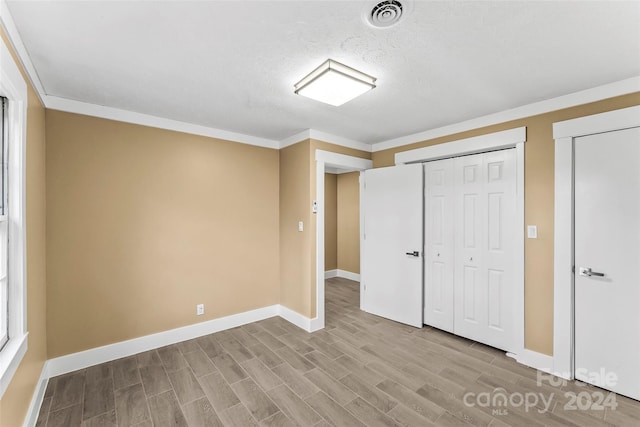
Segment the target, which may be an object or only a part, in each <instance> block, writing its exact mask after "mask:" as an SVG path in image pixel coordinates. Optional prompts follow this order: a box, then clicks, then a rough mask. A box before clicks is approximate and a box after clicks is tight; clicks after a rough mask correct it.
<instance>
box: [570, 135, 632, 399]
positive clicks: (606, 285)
mask: <svg viewBox="0 0 640 427" xmlns="http://www.w3.org/2000/svg"><path fill="white" fill-rule="evenodd" d="M574 153H575V157H574V162H575V163H574V164H575V170H574V174H575V175H574V179H575V219H574V221H575V222H574V224H575V231H574V233H575V249H574V250H575V290H574V295H575V341H574V342H575V377H576V378H577V379H579V380H582V381H585V382H588V383H591V384H595V385H598V386H600V387H603V388H606V389H609V390H612V391H615V392H616V393H620V394H623V395H626V396H629V397H632V398H634V399H640V309H639V308H640V279H639V275H638V268H639V267H638V266H640V128H632V129H625V130H619V131H614V132H606V133H601V134H597V135H590V136H584V137H580V138H576V139H575V140H574Z"/></svg>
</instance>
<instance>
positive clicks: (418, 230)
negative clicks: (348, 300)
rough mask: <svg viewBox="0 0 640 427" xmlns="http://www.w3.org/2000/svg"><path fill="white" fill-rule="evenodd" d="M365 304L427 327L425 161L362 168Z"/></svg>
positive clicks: (372, 310) (375, 311)
mask: <svg viewBox="0 0 640 427" xmlns="http://www.w3.org/2000/svg"><path fill="white" fill-rule="evenodd" d="M363 177H364V184H363V194H362V207H363V212H364V215H363V216H364V219H363V221H364V224H363V239H364V240H363V242H362V253H361V257H362V272H361V281H362V288H363V292H364V296H363V298H362V304H363V306H362V309H363V310H364V311H367V312H369V313H372V314H375V315H378V316H382V317H385V318H387V319H391V320H395V321H397V322H401V323H406V324H407V325H411V326H415V327H418V328H420V327H422V315H423V310H422V301H423V298H422V292H423V289H422V286H423V285H422V225H423V214H422V210H423V171H422V165H421V164H414V165H403V166H394V167H388V168H379V169H370V170H366V171H364V173H363Z"/></svg>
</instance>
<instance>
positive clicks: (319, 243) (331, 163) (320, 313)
mask: <svg viewBox="0 0 640 427" xmlns="http://www.w3.org/2000/svg"><path fill="white" fill-rule="evenodd" d="M315 160H316V161H315V163H316V200H315V202H316V206H317V210H318V211H317V212H316V213H315V215H316V317H314V318H313V319H311V324H310V330H309V332H313V331H317V330H320V329H322V328H324V281H325V277H324V174H325V170H326V169H327V168H333V169H338V170H341V171H345V172H346V171H350V172H356V171H363V170H365V169H371V168H372V167H373V162H372V161H371V160H369V159H362V158H360V157H354V156H347V155H345V154H338V153H333V152H330V151H324V150H316V152H315ZM360 218H361V219H362V210H361V212H360ZM360 230H362V228H360Z"/></svg>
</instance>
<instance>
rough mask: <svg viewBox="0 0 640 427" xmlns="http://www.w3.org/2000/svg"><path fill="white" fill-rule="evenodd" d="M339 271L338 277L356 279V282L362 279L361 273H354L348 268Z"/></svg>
mask: <svg viewBox="0 0 640 427" xmlns="http://www.w3.org/2000/svg"><path fill="white" fill-rule="evenodd" d="M336 271H337V276H338V277H342V278H343V279H349V280H354V281H356V282H359V281H360V275H359V274H358V273H352V272H350V271H347V270H340V269H338V270H336Z"/></svg>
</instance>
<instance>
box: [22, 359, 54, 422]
mask: <svg viewBox="0 0 640 427" xmlns="http://www.w3.org/2000/svg"><path fill="white" fill-rule="evenodd" d="M48 367H49V362H48V361H47V362H44V365H43V366H42V372H41V373H40V378H38V383H37V384H36V389H35V391H34V392H33V397H32V398H31V403H30V404H29V410H28V411H27V416H26V417H25V418H24V424H23V426H24V427H34V426H35V425H36V422H37V421H38V414H39V413H40V407H42V402H43V400H44V393H45V392H46V391H47V384H49V377H50V375H49V369H48Z"/></svg>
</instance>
